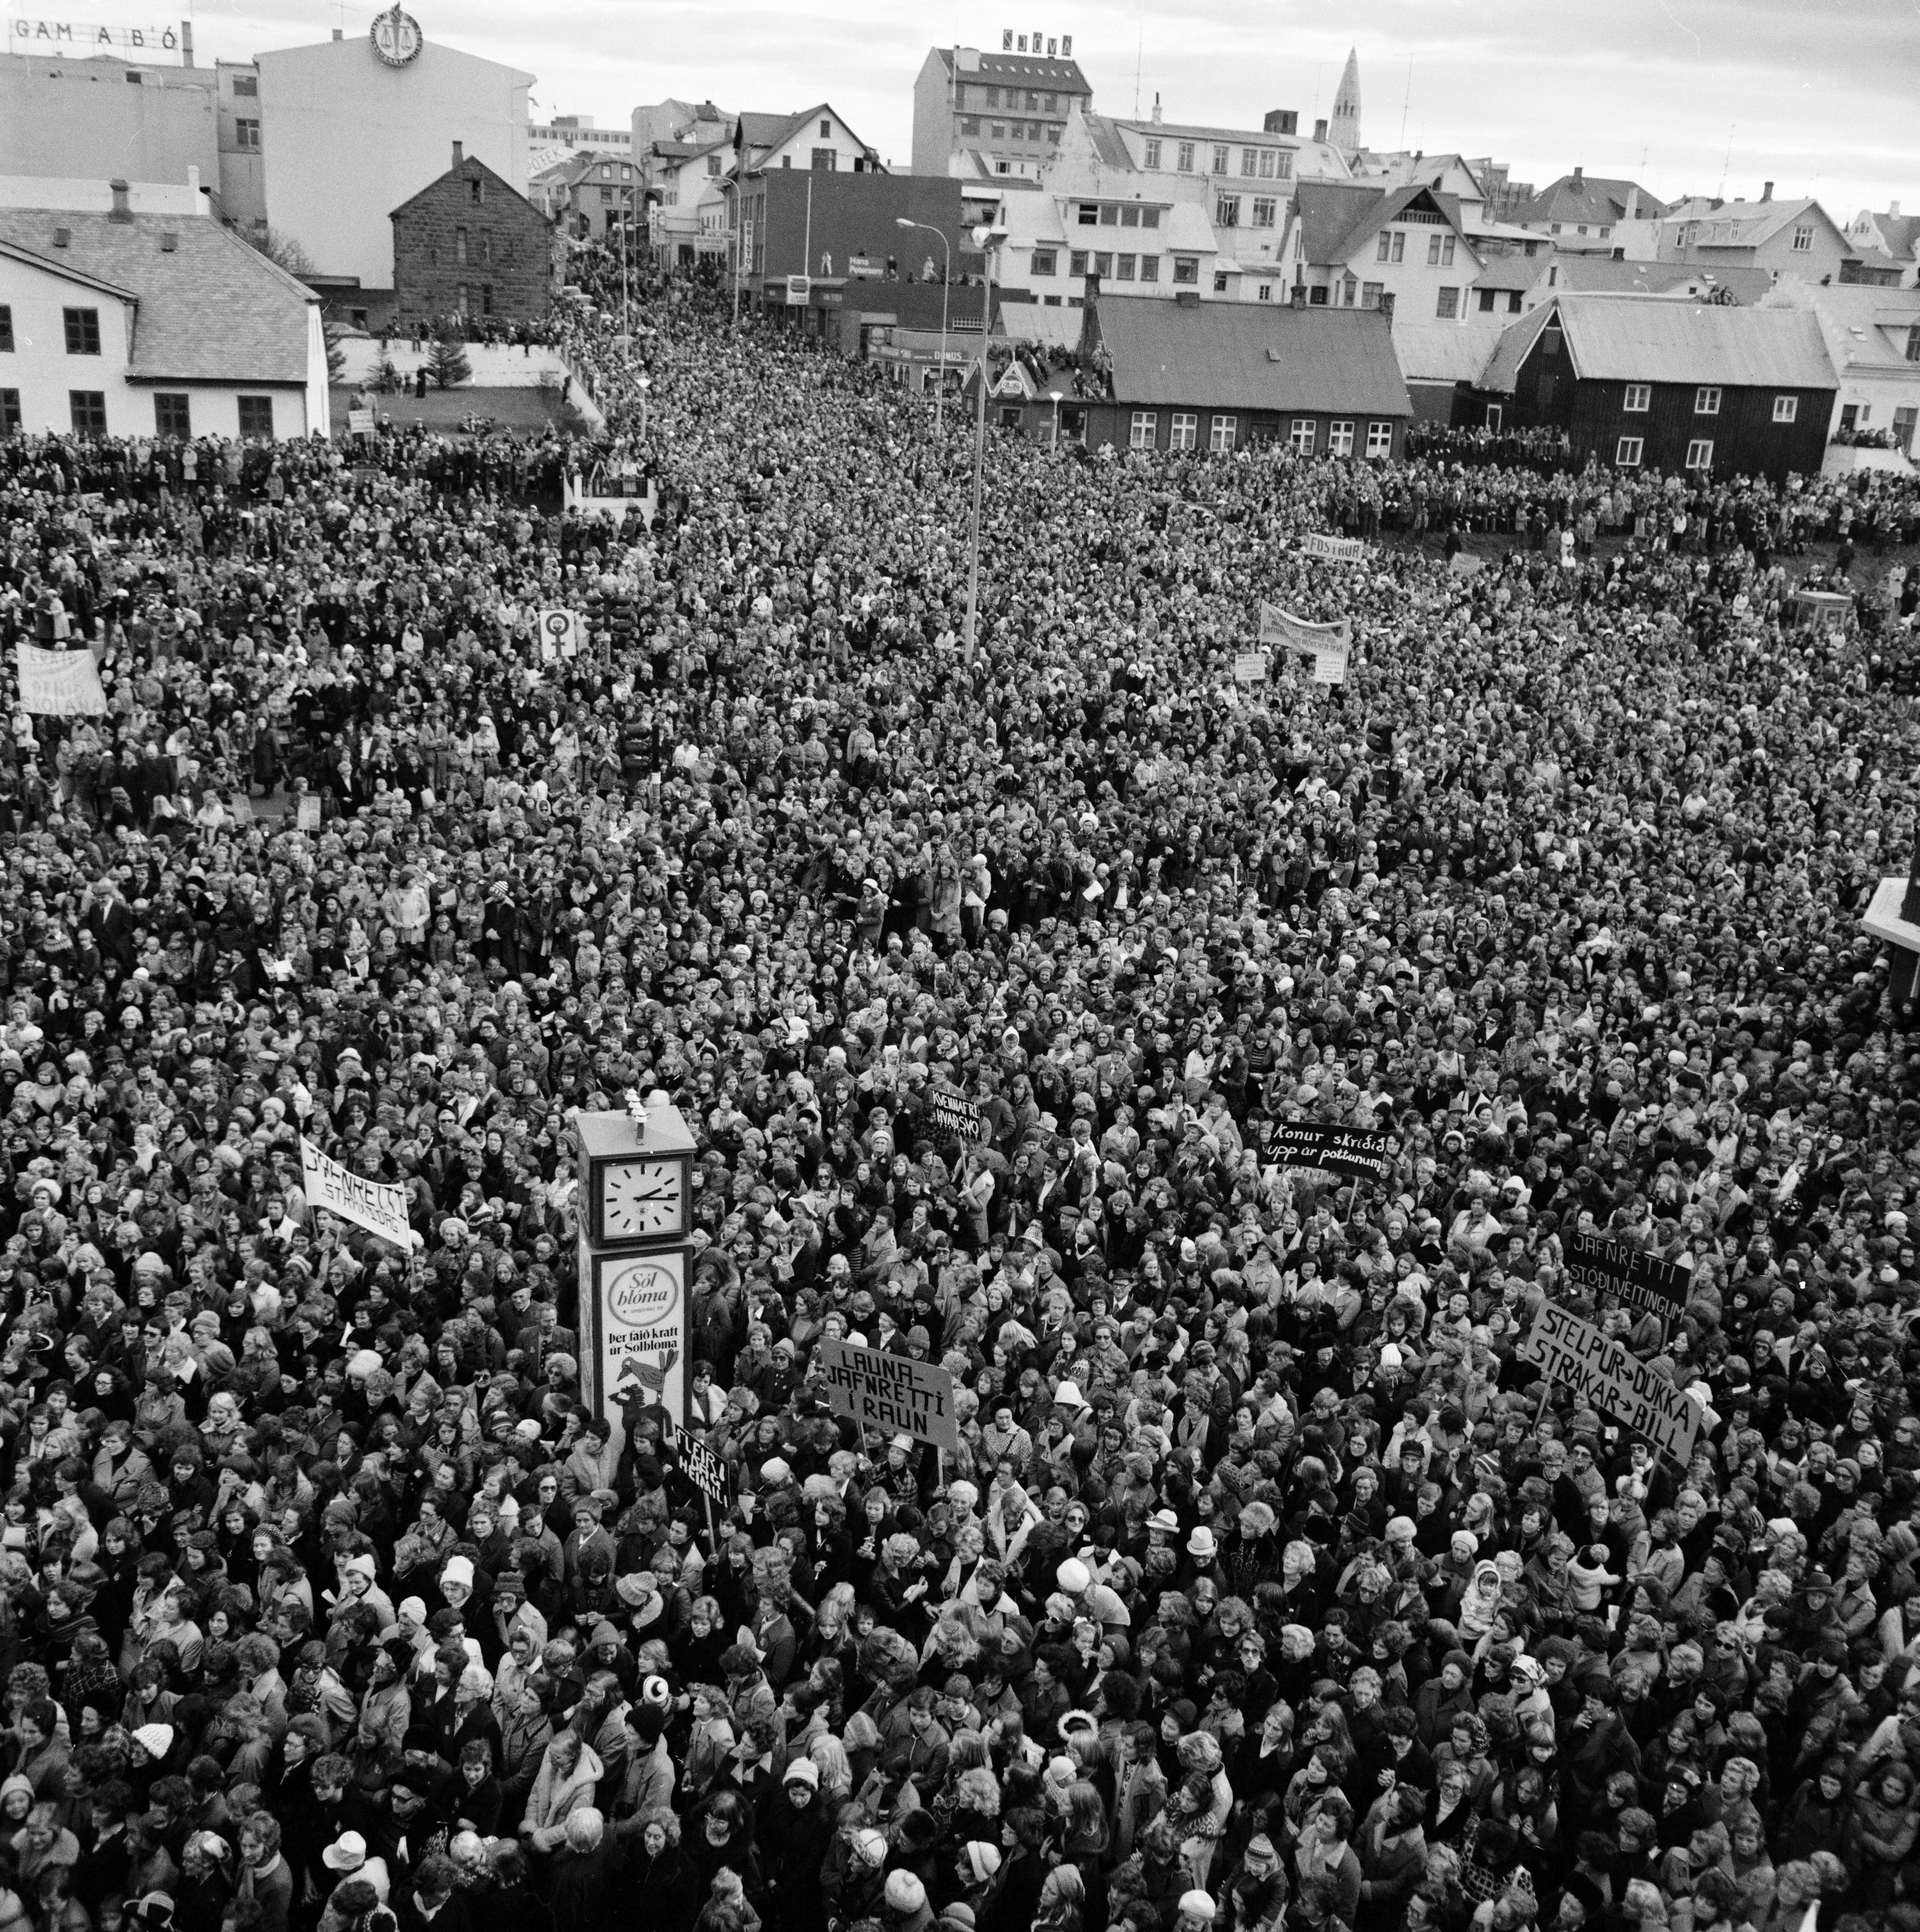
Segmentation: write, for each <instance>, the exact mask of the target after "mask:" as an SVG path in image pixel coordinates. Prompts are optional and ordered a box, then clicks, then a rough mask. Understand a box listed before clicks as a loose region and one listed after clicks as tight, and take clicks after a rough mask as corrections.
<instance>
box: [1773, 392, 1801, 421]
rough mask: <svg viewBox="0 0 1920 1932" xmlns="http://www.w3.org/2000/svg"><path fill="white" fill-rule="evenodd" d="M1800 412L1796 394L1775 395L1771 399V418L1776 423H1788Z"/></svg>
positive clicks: (1798, 399)
mask: <svg viewBox="0 0 1920 1932" xmlns="http://www.w3.org/2000/svg"><path fill="white" fill-rule="evenodd" d="M1799 413H1800V398H1799V397H1798V396H1776V397H1775V398H1774V399H1773V419H1774V421H1775V422H1778V423H1790V422H1793V420H1794V419H1796V417H1797V416H1799Z"/></svg>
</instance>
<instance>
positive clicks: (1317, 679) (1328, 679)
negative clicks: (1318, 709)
mask: <svg viewBox="0 0 1920 1932" xmlns="http://www.w3.org/2000/svg"><path fill="white" fill-rule="evenodd" d="M1260 641H1261V642H1262V643H1263V644H1277V645H1278V646H1279V647H1280V649H1282V650H1283V651H1290V652H1293V653H1294V654H1295V655H1297V656H1301V657H1306V658H1310V659H1311V660H1312V668H1311V669H1310V670H1309V672H1308V673H1307V676H1308V680H1309V682H1311V683H1314V684H1345V683H1346V681H1347V665H1348V664H1349V661H1351V659H1352V656H1353V626H1352V625H1351V624H1350V623H1349V622H1346V619H1344V618H1343V619H1342V620H1341V621H1340V622H1339V623H1337V624H1312V623H1309V622H1307V619H1305V618H1304V617H1296V616H1295V615H1294V614H1293V613H1292V611H1291V610H1282V609H1281V608H1280V606H1279V605H1278V604H1262V605H1261V607H1260Z"/></svg>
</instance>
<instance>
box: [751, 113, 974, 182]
mask: <svg viewBox="0 0 1920 1932" xmlns="http://www.w3.org/2000/svg"><path fill="white" fill-rule="evenodd" d="M960 131H961V133H963V134H977V133H979V132H980V117H979V116H978V115H972V114H970V115H968V116H967V118H965V120H964V121H962V122H961V123H960ZM714 172H715V173H716V174H718V172H719V169H718V168H717V167H716V168H715V169H714Z"/></svg>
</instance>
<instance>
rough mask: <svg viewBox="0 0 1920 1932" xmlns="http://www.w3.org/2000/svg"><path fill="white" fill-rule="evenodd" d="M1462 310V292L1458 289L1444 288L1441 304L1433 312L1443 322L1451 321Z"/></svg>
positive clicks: (1441, 293)
mask: <svg viewBox="0 0 1920 1932" xmlns="http://www.w3.org/2000/svg"><path fill="white" fill-rule="evenodd" d="M1433 313H1434V314H1436V315H1437V316H1438V317H1439V318H1440V320H1442V322H1451V321H1452V320H1454V317H1456V316H1457V315H1458V314H1460V290H1458V289H1442V290H1441V291H1440V301H1439V306H1438V307H1437V308H1436V309H1435V310H1434V311H1433Z"/></svg>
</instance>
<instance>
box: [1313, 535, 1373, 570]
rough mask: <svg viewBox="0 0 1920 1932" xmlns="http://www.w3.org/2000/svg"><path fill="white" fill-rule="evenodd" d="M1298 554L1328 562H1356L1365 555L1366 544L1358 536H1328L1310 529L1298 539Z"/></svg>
mask: <svg viewBox="0 0 1920 1932" xmlns="http://www.w3.org/2000/svg"><path fill="white" fill-rule="evenodd" d="M1300 553H1301V556H1317V557H1319V558H1321V559H1322V560H1323V561H1324V562H1328V563H1358V562H1361V559H1363V558H1364V557H1365V556H1366V555H1367V546H1366V544H1364V543H1362V542H1361V540H1360V539H1359V538H1358V537H1330V536H1328V535H1325V534H1324V533H1323V532H1321V531H1319V530H1310V531H1309V532H1307V535H1304V537H1302V538H1301V540H1300Z"/></svg>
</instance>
